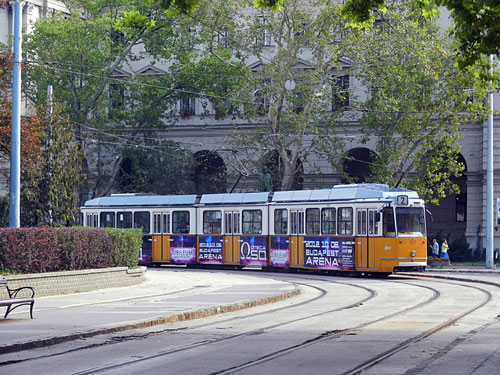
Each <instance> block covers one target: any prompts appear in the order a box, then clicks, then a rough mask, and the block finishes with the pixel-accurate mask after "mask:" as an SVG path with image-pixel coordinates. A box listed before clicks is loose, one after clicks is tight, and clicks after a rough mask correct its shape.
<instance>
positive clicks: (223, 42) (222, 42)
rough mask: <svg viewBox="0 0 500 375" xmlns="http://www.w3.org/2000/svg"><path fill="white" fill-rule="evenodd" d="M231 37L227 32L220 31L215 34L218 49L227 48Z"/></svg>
mask: <svg viewBox="0 0 500 375" xmlns="http://www.w3.org/2000/svg"><path fill="white" fill-rule="evenodd" d="M230 39H231V35H230V34H229V31H227V30H221V31H219V32H218V33H217V44H218V45H219V46H220V47H224V48H227V47H229V45H230Z"/></svg>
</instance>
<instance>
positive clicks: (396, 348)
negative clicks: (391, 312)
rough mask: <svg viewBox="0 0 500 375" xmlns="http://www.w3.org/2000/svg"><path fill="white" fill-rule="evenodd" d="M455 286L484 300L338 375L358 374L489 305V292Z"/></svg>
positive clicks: (474, 287)
mask: <svg viewBox="0 0 500 375" xmlns="http://www.w3.org/2000/svg"><path fill="white" fill-rule="evenodd" d="M440 282H441V283H446V284H452V283H450V282H442V281H440ZM457 285H460V286H462V287H465V288H471V289H475V290H478V291H480V292H482V293H484V294H485V295H486V298H485V300H483V301H481V302H480V303H479V304H477V305H476V306H474V307H472V308H470V309H468V310H466V311H464V312H463V313H461V314H458V315H456V316H455V317H453V318H451V319H448V320H446V321H445V322H443V323H441V324H439V325H437V326H435V327H433V328H431V329H429V330H426V331H424V332H422V333H420V334H419V335H416V336H414V337H411V338H409V339H407V340H406V341H404V342H402V343H400V344H398V345H395V346H394V347H392V348H390V349H389V350H386V351H384V352H383V353H381V354H379V355H377V356H376V357H373V358H370V359H369V360H367V361H365V362H364V363H362V364H360V365H359V366H357V367H355V368H353V369H352V370H349V371H346V372H343V373H341V374H340V375H356V374H360V373H361V372H363V371H365V370H367V369H369V368H371V367H373V366H375V365H377V364H378V363H380V362H382V361H384V360H385V359H387V358H389V357H391V356H393V355H394V354H396V353H398V352H400V351H402V350H404V349H406V348H408V347H409V346H410V345H411V344H414V343H417V342H419V341H421V340H423V339H425V338H427V337H429V336H431V335H433V334H435V333H437V332H439V331H442V330H443V329H445V328H447V327H450V326H451V325H453V324H455V323H456V322H458V321H459V320H460V319H462V318H464V317H466V316H467V315H470V314H472V313H473V312H475V311H477V310H479V309H480V308H482V307H483V306H485V305H486V304H487V303H489V302H490V301H491V300H492V294H491V292H489V291H487V290H485V289H483V288H479V287H476V286H472V285H462V284H457Z"/></svg>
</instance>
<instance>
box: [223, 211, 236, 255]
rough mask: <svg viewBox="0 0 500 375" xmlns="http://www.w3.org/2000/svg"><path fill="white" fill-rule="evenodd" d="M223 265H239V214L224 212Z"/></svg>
mask: <svg viewBox="0 0 500 375" xmlns="http://www.w3.org/2000/svg"><path fill="white" fill-rule="evenodd" d="M224 223H225V224H224V244H223V248H222V249H223V250H222V251H223V260H224V263H237V264H239V263H240V243H239V239H240V236H239V234H240V213H239V212H237V211H224Z"/></svg>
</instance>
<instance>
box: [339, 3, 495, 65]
mask: <svg viewBox="0 0 500 375" xmlns="http://www.w3.org/2000/svg"><path fill="white" fill-rule="evenodd" d="M388 3H391V2H389V1H385V0H348V1H347V2H346V3H345V5H344V6H343V13H344V15H345V16H346V17H348V18H350V19H351V20H353V21H354V22H355V23H366V22H370V23H371V22H373V20H374V13H375V12H377V11H378V12H380V11H383V10H384V9H385V8H384V4H388ZM408 4H409V5H412V6H413V7H414V8H416V9H419V10H420V14H422V15H423V16H424V17H426V18H430V17H435V16H436V14H437V9H436V6H444V7H446V8H447V9H448V10H449V11H450V12H451V18H452V19H453V24H454V25H453V28H452V34H453V35H454V36H455V38H456V39H457V41H458V46H457V48H458V49H459V51H460V56H459V59H458V61H459V63H460V66H461V67H462V68H464V67H466V66H473V65H475V64H476V62H477V61H479V60H481V59H482V57H483V56H484V55H490V54H495V55H497V56H498V55H499V52H500V41H499V40H498V35H499V34H500V7H499V6H498V3H497V2H496V1H492V0H466V1H464V0H412V1H409V2H408Z"/></svg>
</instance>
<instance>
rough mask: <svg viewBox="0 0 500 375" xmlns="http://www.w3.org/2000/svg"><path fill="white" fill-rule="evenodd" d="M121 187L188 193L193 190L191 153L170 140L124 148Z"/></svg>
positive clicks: (136, 191) (131, 189) (193, 163)
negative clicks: (142, 146) (124, 163)
mask: <svg viewBox="0 0 500 375" xmlns="http://www.w3.org/2000/svg"><path fill="white" fill-rule="evenodd" d="M123 158H124V159H125V160H127V162H128V163H129V164H128V165H127V166H126V168H125V165H123V164H122V169H121V171H122V173H121V177H120V180H119V183H120V188H121V190H122V191H124V192H128V193H145V192H146V193H155V194H190V193H193V192H194V189H195V187H194V186H193V182H192V181H193V173H194V170H193V169H194V166H195V161H194V159H193V155H192V153H191V152H190V151H189V150H187V149H185V148H183V147H181V146H180V145H179V144H177V143H176V142H173V141H170V140H158V141H155V142H148V145H147V148H139V147H137V148H136V147H133V148H126V149H124V150H123Z"/></svg>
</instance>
